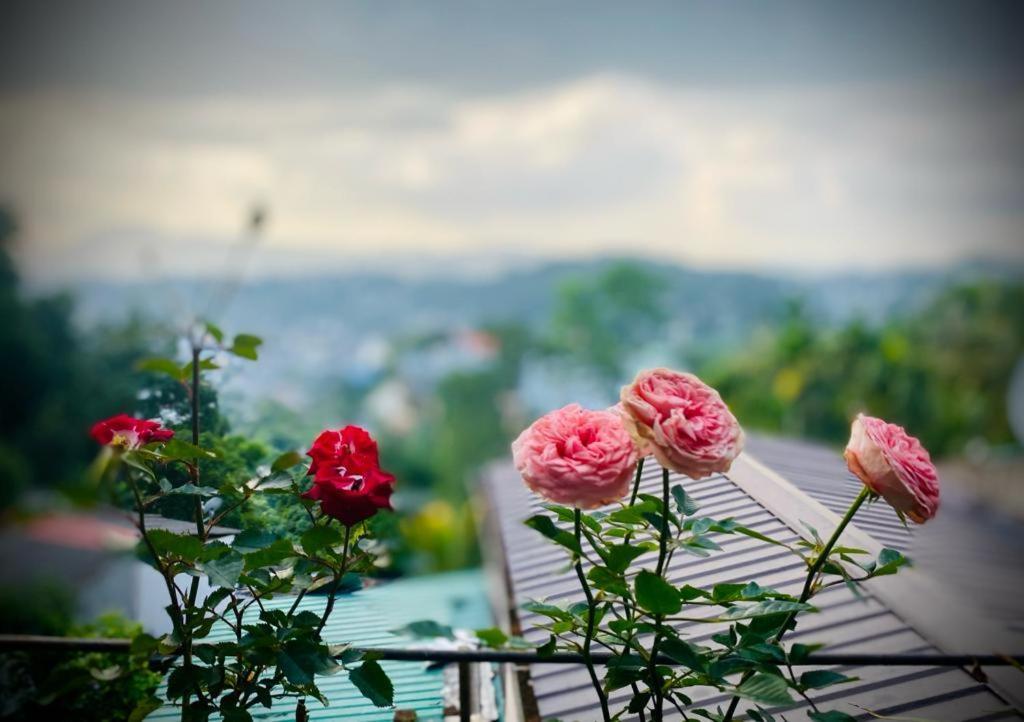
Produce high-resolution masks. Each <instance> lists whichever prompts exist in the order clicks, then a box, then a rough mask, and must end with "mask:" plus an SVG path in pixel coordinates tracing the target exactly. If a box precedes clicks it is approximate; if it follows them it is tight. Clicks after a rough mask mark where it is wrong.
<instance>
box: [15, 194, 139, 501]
mask: <svg viewBox="0 0 1024 722" xmlns="http://www.w3.org/2000/svg"><path fill="white" fill-rule="evenodd" d="M15 231H16V224H15V222H14V219H13V216H12V214H11V213H10V212H9V211H7V210H4V209H0V318H3V320H4V322H3V324H0V358H2V359H3V364H4V368H3V373H2V374H0V508H3V507H6V506H8V505H10V504H11V503H13V502H14V501H15V500H16V499H17V497H18V495H19V494H20V493H21V492H23V491H25V490H26V489H28V488H29V486H30V485H31V486H35V487H54V486H58V485H62V484H73V483H76V482H77V481H78V479H79V477H80V475H81V471H82V469H84V468H85V466H86V465H87V464H88V462H89V461H90V460H91V458H92V456H93V454H94V453H95V446H94V444H93V443H92V441H91V439H89V437H88V433H87V432H88V429H89V426H90V424H91V423H92V422H93V421H95V420H96V419H98V418H102V417H104V416H108V415H111V414H114V413H117V412H120V411H130V410H131V408H132V406H133V405H134V395H135V390H136V388H137V384H138V376H137V375H135V374H134V373H133V371H132V365H133V364H134V362H135V360H136V359H138V358H140V357H141V356H142V355H143V353H144V349H145V339H146V337H145V334H144V333H143V327H142V325H141V324H138V323H130V324H128V325H126V326H124V327H122V328H119V329H100V330H99V331H97V333H96V335H95V336H94V338H93V340H92V341H91V342H83V340H82V339H80V338H79V337H78V334H77V333H76V331H75V329H74V327H73V325H72V321H71V314H72V308H73V304H72V301H71V298H70V297H69V296H66V295H57V296H51V297H46V298H39V299H32V300H29V299H25V298H23V297H22V294H21V290H20V287H19V280H18V274H17V271H16V269H15V267H14V263H13V261H12V260H11V256H10V252H9V251H10V247H11V244H12V243H13V241H14V237H15ZM55 449H59V453H58V452H55Z"/></svg>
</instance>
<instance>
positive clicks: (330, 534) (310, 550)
mask: <svg viewBox="0 0 1024 722" xmlns="http://www.w3.org/2000/svg"><path fill="white" fill-rule="evenodd" d="M341 542H342V538H341V531H340V530H339V529H338V528H337V527H333V526H322V525H319V526H311V527H310V528H309V529H307V530H306V531H304V532H303V533H302V537H301V544H302V549H303V551H305V552H306V554H309V555H310V556H314V555H315V554H317V552H319V551H320V550H321V549H325V548H329V547H333V546H337V545H338V544H341Z"/></svg>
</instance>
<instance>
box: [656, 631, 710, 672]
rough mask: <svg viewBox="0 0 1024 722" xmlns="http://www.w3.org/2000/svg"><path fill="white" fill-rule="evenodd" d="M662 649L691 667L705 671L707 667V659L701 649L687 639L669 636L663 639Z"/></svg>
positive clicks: (682, 663)
mask: <svg viewBox="0 0 1024 722" xmlns="http://www.w3.org/2000/svg"><path fill="white" fill-rule="evenodd" d="M661 651H662V652H664V653H665V654H666V655H668V656H669V657H671V658H672V659H674V660H675V661H677V662H679V663H680V664H681V665H683V666H685V667H689V668H690V669H695V670H697V671H703V670H704V669H705V668H707V660H706V659H704V657H702V656H701V653H700V649H698V648H697V647H696V646H694V645H692V644H690V643H689V642H687V641H686V640H683V639H678V638H675V637H667V638H666V639H664V640H662V643H661Z"/></svg>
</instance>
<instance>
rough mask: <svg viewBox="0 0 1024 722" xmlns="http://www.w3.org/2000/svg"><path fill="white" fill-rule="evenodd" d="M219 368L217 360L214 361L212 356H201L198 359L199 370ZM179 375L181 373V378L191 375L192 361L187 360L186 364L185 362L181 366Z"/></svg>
mask: <svg viewBox="0 0 1024 722" xmlns="http://www.w3.org/2000/svg"><path fill="white" fill-rule="evenodd" d="M219 368H220V366H218V365H217V362H215V361H214V360H213V359H212V358H201V359H199V370H200V371H216V370H217V369H219ZM181 375H182V377H183V378H186V379H188V378H191V377H192V362H191V361H189V362H188V363H187V364H185V365H184V366H183V367H182V369H181Z"/></svg>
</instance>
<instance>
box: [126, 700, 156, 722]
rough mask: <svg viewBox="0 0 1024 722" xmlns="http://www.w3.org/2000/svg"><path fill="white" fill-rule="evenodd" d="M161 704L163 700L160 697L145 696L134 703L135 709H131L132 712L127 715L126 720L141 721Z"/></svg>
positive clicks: (131, 721)
mask: <svg viewBox="0 0 1024 722" xmlns="http://www.w3.org/2000/svg"><path fill="white" fill-rule="evenodd" d="M163 706H164V702H163V700H162V699H159V698H157V697H147V698H146V699H144V700H142V701H141V702H139V703H138V704H137V705H135V709H133V710H132V713H131V714H130V715H128V722H142V720H144V719H146V718H147V717H149V716H150V715H151V714H153V713H154V712H156V711H157V710H158V709H160V708H161V707H163Z"/></svg>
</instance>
